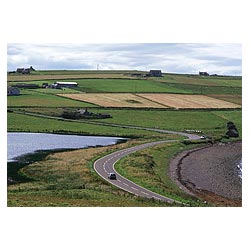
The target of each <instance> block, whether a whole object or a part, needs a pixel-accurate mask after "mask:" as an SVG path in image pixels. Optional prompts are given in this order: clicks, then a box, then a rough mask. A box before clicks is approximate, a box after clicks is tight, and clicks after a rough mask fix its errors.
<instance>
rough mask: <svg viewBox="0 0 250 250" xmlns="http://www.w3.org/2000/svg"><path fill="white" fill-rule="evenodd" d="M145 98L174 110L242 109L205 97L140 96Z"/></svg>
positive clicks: (178, 95)
mask: <svg viewBox="0 0 250 250" xmlns="http://www.w3.org/2000/svg"><path fill="white" fill-rule="evenodd" d="M138 96H141V97H143V98H147V99H148V100H150V101H153V102H157V103H159V104H162V105H165V106H169V107H173V108H180V109H181V108H194V109H195V108H240V107H241V106H240V105H238V104H235V103H231V102H227V101H224V100H219V99H216V98H212V97H208V96H204V95H180V94H138Z"/></svg>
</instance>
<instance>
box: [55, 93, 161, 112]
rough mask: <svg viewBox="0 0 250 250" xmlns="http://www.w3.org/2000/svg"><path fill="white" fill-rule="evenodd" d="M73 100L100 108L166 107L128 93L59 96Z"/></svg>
mask: <svg viewBox="0 0 250 250" xmlns="http://www.w3.org/2000/svg"><path fill="white" fill-rule="evenodd" d="M59 96H63V97H67V98H71V99H74V100H79V101H84V102H89V103H93V104H96V105H99V106H102V107H133V108H166V106H164V105H161V104H159V103H156V102H154V101H150V100H147V99H145V98H143V97H140V96H138V95H135V94H129V93H124V94H121V93H115V94H114V93H113V94H107V93H95V94H94V93H82V94H59Z"/></svg>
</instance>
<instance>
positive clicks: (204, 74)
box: [199, 71, 209, 76]
mask: <svg viewBox="0 0 250 250" xmlns="http://www.w3.org/2000/svg"><path fill="white" fill-rule="evenodd" d="M199 75H200V76H209V74H208V73H207V72H201V71H200V72H199Z"/></svg>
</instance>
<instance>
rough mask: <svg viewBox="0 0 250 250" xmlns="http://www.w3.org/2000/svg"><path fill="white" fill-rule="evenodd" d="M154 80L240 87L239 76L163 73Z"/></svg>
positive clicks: (240, 80) (240, 79)
mask: <svg viewBox="0 0 250 250" xmlns="http://www.w3.org/2000/svg"><path fill="white" fill-rule="evenodd" d="M154 80H156V81H160V82H166V83H175V84H179V83H182V84H191V85H203V86H226V87H242V78H241V76H223V77H222V76H199V75H186V74H164V77H161V78H154Z"/></svg>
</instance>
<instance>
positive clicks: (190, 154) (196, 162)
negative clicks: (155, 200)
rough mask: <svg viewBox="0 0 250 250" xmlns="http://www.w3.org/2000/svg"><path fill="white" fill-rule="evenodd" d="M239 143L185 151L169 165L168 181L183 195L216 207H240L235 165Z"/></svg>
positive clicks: (240, 150)
mask: <svg viewBox="0 0 250 250" xmlns="http://www.w3.org/2000/svg"><path fill="white" fill-rule="evenodd" d="M241 157H242V143H241V142H234V143H228V144H222V143H219V144H216V145H213V146H206V147H202V148H198V149H193V150H189V151H184V152H182V153H181V154H179V155H177V156H176V157H175V158H173V159H172V160H171V162H170V166H169V175H170V177H171V179H172V180H173V181H174V182H175V183H177V185H178V186H179V187H180V188H181V189H183V190H184V191H185V192H187V193H189V194H191V195H194V196H197V197H199V198H201V199H202V200H204V202H208V203H210V204H212V205H216V206H241V205H242V179H241V178H240V177H239V175H238V171H237V164H238V163H239V162H240V160H241Z"/></svg>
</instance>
